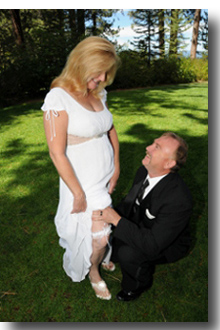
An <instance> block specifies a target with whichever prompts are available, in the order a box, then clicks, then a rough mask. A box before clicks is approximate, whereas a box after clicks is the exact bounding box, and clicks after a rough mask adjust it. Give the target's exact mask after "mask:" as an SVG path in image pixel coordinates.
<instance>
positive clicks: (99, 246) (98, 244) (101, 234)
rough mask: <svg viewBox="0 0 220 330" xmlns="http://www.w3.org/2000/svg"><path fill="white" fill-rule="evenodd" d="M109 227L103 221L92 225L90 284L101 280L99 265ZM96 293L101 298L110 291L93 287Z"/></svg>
mask: <svg viewBox="0 0 220 330" xmlns="http://www.w3.org/2000/svg"><path fill="white" fill-rule="evenodd" d="M110 231H111V229H110V227H109V225H107V224H106V223H105V222H99V223H93V225H92V237H93V240H92V250H93V251H92V255H91V258H90V261H91V267H90V271H89V278H90V281H91V283H92V284H97V283H99V282H100V281H103V280H102V278H101V276H100V273H99V265H100V263H101V262H102V260H103V258H104V255H105V252H106V245H107V243H108V239H109V234H110ZM93 288H94V290H95V292H96V294H98V295H99V296H101V297H102V298H103V299H105V298H107V297H110V292H109V290H108V288H107V287H106V289H105V290H100V289H98V287H94V286H93Z"/></svg>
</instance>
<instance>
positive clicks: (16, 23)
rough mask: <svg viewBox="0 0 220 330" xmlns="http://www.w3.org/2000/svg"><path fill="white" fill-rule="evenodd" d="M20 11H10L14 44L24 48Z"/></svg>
mask: <svg viewBox="0 0 220 330" xmlns="http://www.w3.org/2000/svg"><path fill="white" fill-rule="evenodd" d="M19 11H20V9H10V13H11V20H12V25H13V31H14V35H15V42H16V44H17V45H18V46H24V36H23V31H22V26H21V20H20V12H19Z"/></svg>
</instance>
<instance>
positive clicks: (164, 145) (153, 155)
mask: <svg viewBox="0 0 220 330" xmlns="http://www.w3.org/2000/svg"><path fill="white" fill-rule="evenodd" d="M178 146H179V142H178V141H177V140H175V139H173V138H172V137H170V136H161V137H159V138H157V139H155V140H154V142H153V143H152V144H151V145H150V146H148V147H147V148H146V156H145V158H144V159H143V160H142V164H143V165H144V166H145V167H146V169H147V170H148V173H149V175H150V176H151V177H156V176H161V175H164V174H166V173H169V172H170V168H171V167H173V166H175V164H176V161H175V151H176V150H177V148H178Z"/></svg>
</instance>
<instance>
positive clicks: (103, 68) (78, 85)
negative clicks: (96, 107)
mask: <svg viewBox="0 0 220 330" xmlns="http://www.w3.org/2000/svg"><path fill="white" fill-rule="evenodd" d="M119 63H120V60H119V58H118V56H117V54H116V51H115V48H114V46H113V44H112V43H111V42H109V41H108V40H106V39H104V38H101V37H95V36H92V37H88V38H86V39H84V40H82V41H81V42H80V43H79V44H78V45H77V46H76V47H75V48H74V49H73V50H72V51H71V53H70V54H69V56H68V59H67V62H66V65H65V67H64V68H63V70H62V72H61V74H60V75H59V76H58V77H56V78H55V79H54V80H53V81H52V83H51V86H50V88H54V87H61V88H64V89H65V88H66V89H68V90H69V91H70V92H71V93H74V92H75V93H80V94H83V95H84V96H86V95H87V94H88V90H87V83H88V82H89V81H90V80H91V79H92V78H94V77H96V76H98V75H99V74H101V73H103V72H105V73H106V80H105V81H104V82H100V83H99V85H98V87H97V88H96V89H94V90H93V91H92V93H93V94H94V96H96V97H98V95H99V93H100V91H101V90H102V89H103V88H104V87H105V86H107V85H111V84H112V82H113V80H114V78H115V74H116V71H117V68H118V66H119Z"/></svg>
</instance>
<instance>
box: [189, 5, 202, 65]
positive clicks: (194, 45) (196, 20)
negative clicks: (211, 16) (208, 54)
mask: <svg viewBox="0 0 220 330" xmlns="http://www.w3.org/2000/svg"><path fill="white" fill-rule="evenodd" d="M200 14H201V9H196V11H195V16H194V23H193V32H192V44H191V52H190V57H191V59H194V58H196V50H197V43H198V34H199V22H200Z"/></svg>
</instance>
